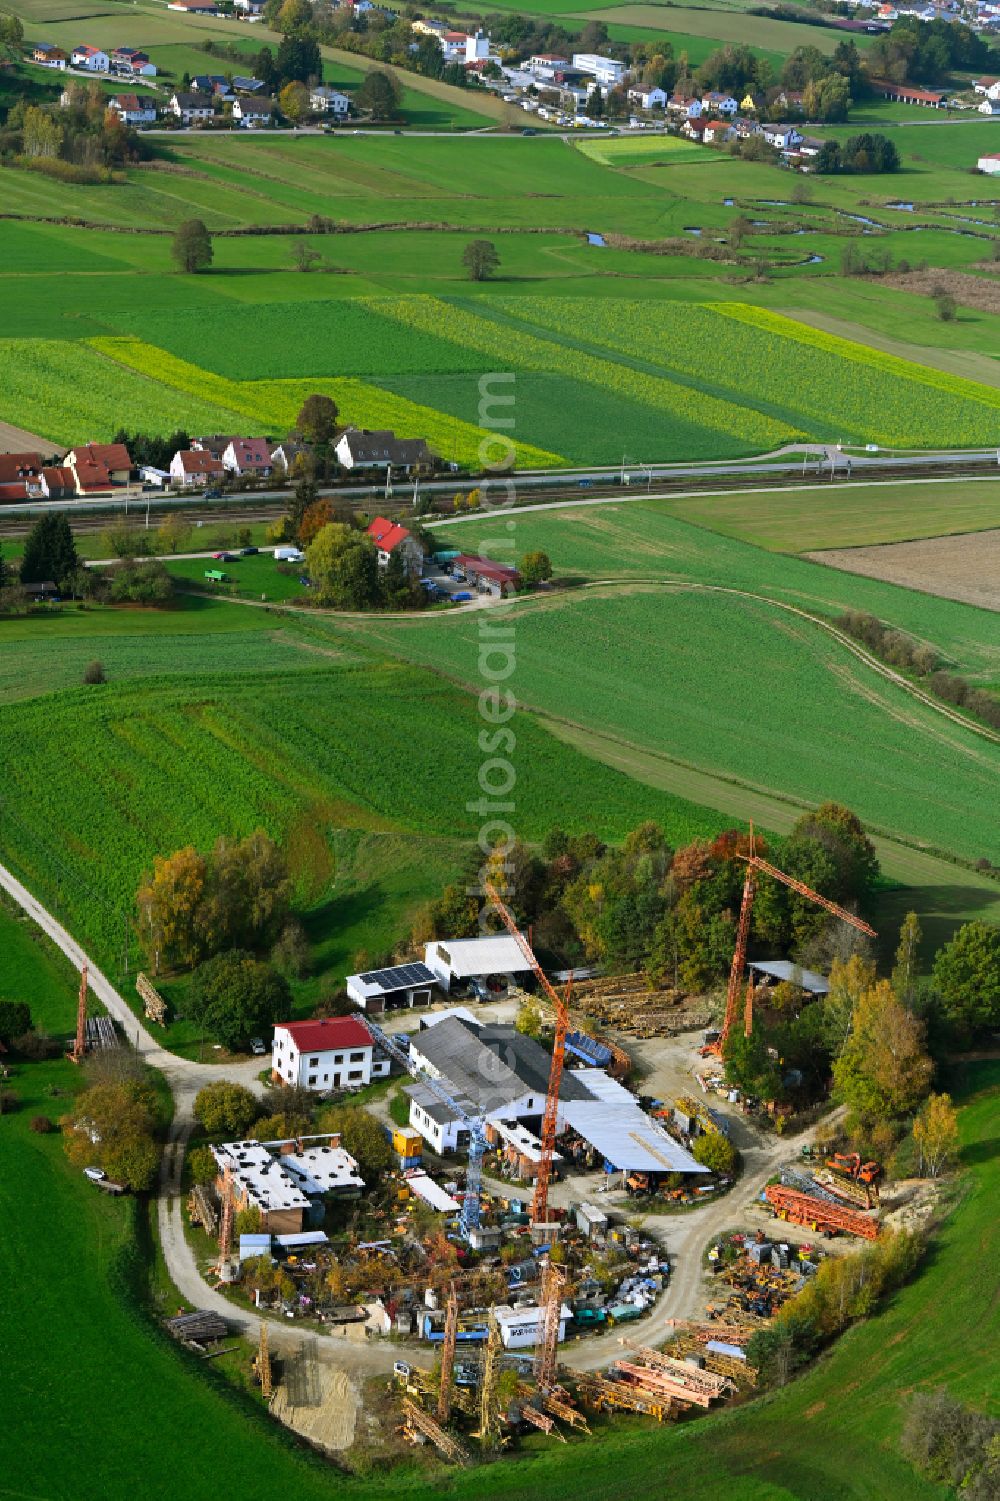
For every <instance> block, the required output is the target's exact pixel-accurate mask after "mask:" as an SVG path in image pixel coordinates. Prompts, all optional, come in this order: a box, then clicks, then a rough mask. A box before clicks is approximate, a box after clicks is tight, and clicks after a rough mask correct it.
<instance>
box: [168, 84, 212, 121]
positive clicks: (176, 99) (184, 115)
mask: <svg viewBox="0 0 1000 1501" xmlns="http://www.w3.org/2000/svg"><path fill="white" fill-rule="evenodd" d="M167 109H168V110H169V111H170V113H171V114H172V115H176V116H177V118H178V120H183V122H184V124H185V125H196V124H197V123H198V122H199V121H201V120H211V119H212V117H213V115H214V114H215V99H214V97H213V95H211V94H192V93H188V92H187V91H185V92H183V93H179V94H171V96H170V103H169V104H168V105H167Z"/></svg>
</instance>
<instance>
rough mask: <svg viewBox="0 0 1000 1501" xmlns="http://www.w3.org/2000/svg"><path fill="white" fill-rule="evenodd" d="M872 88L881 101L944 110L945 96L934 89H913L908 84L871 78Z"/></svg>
mask: <svg viewBox="0 0 1000 1501" xmlns="http://www.w3.org/2000/svg"><path fill="white" fill-rule="evenodd" d="M872 88H873V89H874V90H875V92H876V94H881V96H882V98H883V99H892V100H894V101H895V103H897V104H919V105H921V106H922V107H923V108H924V109H944V107H945V103H946V100H945V96H944V94H939V93H937V92H936V90H934V89H914V88H911V87H910V86H909V85H908V84H902V83H889V82H888V80H887V79H884V78H873V79H872Z"/></svg>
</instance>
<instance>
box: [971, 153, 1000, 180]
mask: <svg viewBox="0 0 1000 1501" xmlns="http://www.w3.org/2000/svg"><path fill="white" fill-rule="evenodd" d="M976 166H977V167H978V168H979V170H980V172H985V173H986V174H987V176H989V177H996V176H997V175H998V174H1000V151H991V152H989V153H988V154H987V155H986V156H981V157H980V158H979V160H978V162H977V163H976Z"/></svg>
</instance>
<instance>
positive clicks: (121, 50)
mask: <svg viewBox="0 0 1000 1501" xmlns="http://www.w3.org/2000/svg"><path fill="white" fill-rule="evenodd" d="M111 66H112V67H113V68H115V69H116V70H119V71H121V72H123V73H131V74H132V75H133V77H136V78H155V77H156V64H155V63H152V62H150V60H149V53H148V52H140V51H139V49H138V48H137V47H116V48H115V50H114V51H113V52H112V54H111Z"/></svg>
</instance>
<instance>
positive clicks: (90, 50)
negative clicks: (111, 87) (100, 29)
mask: <svg viewBox="0 0 1000 1501" xmlns="http://www.w3.org/2000/svg"><path fill="white" fill-rule="evenodd" d="M69 60H70V62H71V63H72V64H73V67H74V68H86V69H87V71H88V72H89V73H107V72H108V71H109V69H110V67H111V59H110V58H109V57H108V54H107V53H106V52H102V51H101V49H100V47H88V46H86V45H84V46H82V47H74V48H73V51H72V52H71V53H70V56H69Z"/></svg>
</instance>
